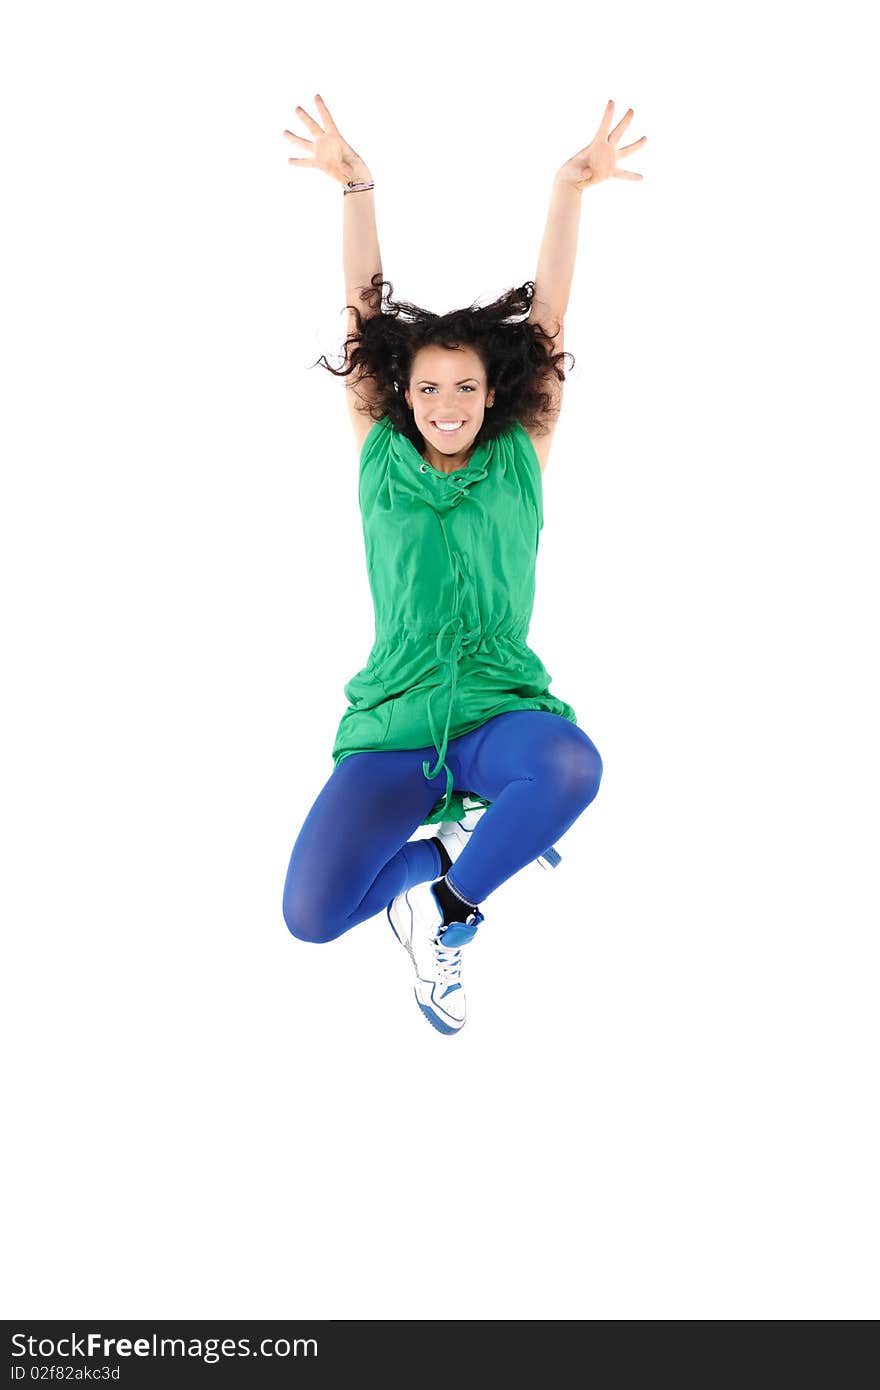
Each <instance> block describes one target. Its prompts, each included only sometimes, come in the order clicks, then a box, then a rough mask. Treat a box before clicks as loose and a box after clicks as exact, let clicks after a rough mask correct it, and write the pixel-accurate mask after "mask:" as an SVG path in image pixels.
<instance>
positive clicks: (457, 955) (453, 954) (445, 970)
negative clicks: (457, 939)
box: [434, 941, 463, 989]
mask: <svg viewBox="0 0 880 1390" xmlns="http://www.w3.org/2000/svg"><path fill="white" fill-rule="evenodd" d="M462 950H463V947H461V946H444V945H442V943H441V942H439V941H435V942H434V956H435V959H436V961H437V971H438V974H439V975H440V977H441V979H442V980H443V983H444V985H445V986H446V988H447V989H451V988H452V986H453V985H459V986H460V985H461V980H460V978H459V976H460V975H461V953H462Z"/></svg>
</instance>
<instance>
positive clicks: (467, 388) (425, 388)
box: [422, 382, 477, 395]
mask: <svg viewBox="0 0 880 1390" xmlns="http://www.w3.org/2000/svg"><path fill="white" fill-rule="evenodd" d="M435 389H436V388H435V387H434V386H423V387H422V394H423V395H424V393H425V392H426V391H434V390H435ZM461 389H462V390H463V391H476V389H477V388H476V386H471V384H470V382H465V384H464V386H463V387H462V388H461Z"/></svg>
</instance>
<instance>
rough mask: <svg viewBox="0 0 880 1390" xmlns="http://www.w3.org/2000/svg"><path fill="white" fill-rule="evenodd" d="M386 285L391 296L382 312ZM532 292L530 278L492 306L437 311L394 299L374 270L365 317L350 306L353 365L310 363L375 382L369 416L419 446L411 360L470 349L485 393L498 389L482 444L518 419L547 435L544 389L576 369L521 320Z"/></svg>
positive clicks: (548, 406)
mask: <svg viewBox="0 0 880 1390" xmlns="http://www.w3.org/2000/svg"><path fill="white" fill-rule="evenodd" d="M386 286H387V290H388V295H387V299H386V300H385V307H384V308H383V306H382V300H383V292H384V290H385V288H386ZM534 292H535V284H534V281H533V280H527V281H526V283H525V284H524V285H521V286H519V288H518V289H512V290H508V291H507V293H506V294H503V295H502V296H501V298H500V299H496V300H495V302H494V303H493V304H487V305H485V306H484V307H480V306H479V305H477V304H472V305H471V306H470V307H469V308H467V309H453V310H451V311H450V312H449V313H448V314H432V313H430V312H429V311H428V310H427V309H420V308H419V307H418V306H417V305H415V304H408V303H406V302H405V301H400V302H395V300H394V299H392V297H391V296H392V294H393V286H392V284H391V282H390V280H383V279H382V275H381V272H378V271H377V273H376V274H375V275H374V276H373V277H372V279H371V281H370V288H364V289H362V290H361V291H360V295H359V298H360V299H361V301H362V302H363V303H364V304H368V305H369V306H370V312H369V314H368V315H367V317H366V318H364V317H363V316H362V315H361V313H360V311H359V309H358V308H357V306H356V305H354V304H349V305H347V306H346V307H347V308H349V309H351V310H352V311H353V312H354V316H355V319H356V321H357V329H356V331H355V332H353V333H351V334H349V336H348V337H347V338H346V340H345V344H344V360H346V361H347V364H348V365H347V366H344V367H342V368H341V369H340V370H337V369H336V368H334V367H331V366H330V364H329V362H328V361H327V358H326V356H321V357H319V358H318V361H317V362H313V363H312V366H314V367H317V366H322V367H326V369H327V371H328V372H332V373H333V375H334V376H348V375H350V373H351V372H354V371H357V372H358V376H359V379H360V378H361V377H370V378H372V380H373V382H374V390H373V392H372V393H371V395H372V396H373V400H372V403H371V404H370V406H369V413H370V415H371V416H372V418H373V419H374V420H381V419H382V418H383V417H384V416H386V415H387V416H388V418H389V419H390V421H391V423H392V425H393V426H394V428H395V429H396V430H399V431H400V433H401V434H405V435H406V436H407V438H408V439H410V440H411V442H412V443H413V444H414V445H415V446H416V448H420V447H421V446H422V445H423V440H422V436H421V434H420V432H419V429H418V427H417V425H416V423H415V418H414V416H413V413H412V411H411V410H410V408H409V406H408V405H407V403H406V400H405V398H404V394H403V393H404V391H405V389H406V387H407V386H408V385H409V379H410V375H411V370H412V362H413V358H414V357H415V355H416V353H417V352H418V351H419V349H420V348H423V347H427V346H428V345H432V346H439V347H445V348H462V347H468V348H472V349H473V350H474V351H475V352H476V353H477V355H478V356H479V358H480V360H481V361H482V363H483V366H484V367H485V370H486V379H487V382H488V389H489V390H491V389H492V388H493V387H494V388H495V399H494V402H493V405H492V409H491V410H487V411H486V415H485V417H484V420H483V424H482V427H481V429H480V432H479V435H478V436H477V438H478V441H479V442H482V441H483V440H488V439H493V438H494V437H495V436H496V435H499V434H502V433H503V432H504V431H505V430H506V429H508V428H509V427H510V425H511V424H512V423H513V422H514V421H515V420H518V421H519V422H520V424H522V425H523V426H524V427H525V428H530V427H531V428H535V429H536V430H537V433H538V434H544V433H546V430H545V429H544V428H543V426H544V422H545V420H546V418H547V417H548V416H554V415H555V406H554V401H553V397H552V396H551V395H550V394H549V392H547V391H544V390H542V389H541V388H542V385H543V383H545V382H546V380H547V378H548V377H549V376H550V374H551V373H554V374H555V375H556V377H557V379H558V380H559V381H564V380H565V373H564V371H563V369H562V367H561V366H560V365H559V363H560V362H561V361H562V360H564V359H565V358H566V357H570V358H571V361H572V365H573V364H574V360H575V359H574V357H573V355H572V354H571V353H570V352H554V351H553V341H554V340H553V339H552V338H551V337H550V336H549V334H547V333H545V332H544V330H543V329H542V328H541V327H539V326H538V325H537V324H536V323H530V322H527V321H526V320H525V319H520V320H519V321H517V318H516V316H518V315H527V314H528V312H529V310H530V308H531V304H532V299H533V297H534ZM548 326H554V327H555V325H548Z"/></svg>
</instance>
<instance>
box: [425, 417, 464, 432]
mask: <svg viewBox="0 0 880 1390" xmlns="http://www.w3.org/2000/svg"><path fill="white" fill-rule="evenodd" d="M431 424H432V425H433V426H434V429H435V430H438V431H439V432H440V434H457V433H458V431H459V430H461V429H464V421H463V420H460V421H459V423H458V424H457V425H452V424H451V423H450V424H448V425H442V424H441V423H440V422H439V421H438V420H432V421H431Z"/></svg>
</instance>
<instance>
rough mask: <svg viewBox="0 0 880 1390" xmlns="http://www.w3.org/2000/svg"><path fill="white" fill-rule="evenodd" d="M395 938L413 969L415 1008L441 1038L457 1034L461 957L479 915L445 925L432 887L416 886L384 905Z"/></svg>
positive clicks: (461, 1009) (462, 1008) (461, 1023)
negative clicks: (442, 1035) (404, 951)
mask: <svg viewBox="0 0 880 1390" xmlns="http://www.w3.org/2000/svg"><path fill="white" fill-rule="evenodd" d="M388 921H389V922H390V923H391V928H392V930H393V932H394V935H395V936H396V937H397V939H398V941H399V942H400V943H401V945H402V946H403V947H404V948H405V949H406V951H407V952H408V954H409V957H410V960H411V961H412V963H413V966H414V967H415V972H416V983H415V996H416V1003H417V1004H418V1006H419V1008H420V1009H421V1011H422V1013H423V1014H424V1015H425V1018H426V1019H427V1020H428V1022H429V1023H430V1024H432V1025H433V1027H434V1028H436V1029H437V1031H438V1032H440V1033H457V1032H458V1031H459V1029H460V1028H463V1027H464V1023H465V997H464V989H463V987H462V983H461V951H462V947H463V946H466V945H467V943H468V942H469V941H472V940H473V938H474V937H475V936H476V933H477V927H478V926H479V925H480V923H481V922H482V921H483V914H482V912H480V911H479V910H478V909H474V911H472V912H470V913H469V914H468V919H467V921H466V922H450V923H449V924H448V925H447V926H444V925H443V912H442V910H441V907H440V904H439V902H438V901H437V895H436V893H435V892H434V885H433V884H432V883H417V884H416V885H415V887H414V888H408V889H407V890H406V892H405V893H400V894H398V896H397V897H396V898H394V899H392V901H391V902H390V903H389V904H388Z"/></svg>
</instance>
